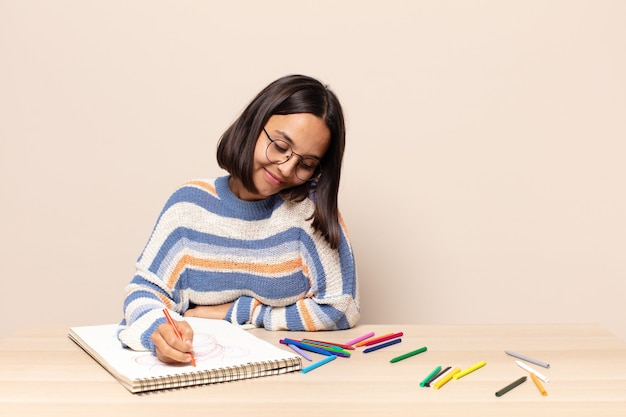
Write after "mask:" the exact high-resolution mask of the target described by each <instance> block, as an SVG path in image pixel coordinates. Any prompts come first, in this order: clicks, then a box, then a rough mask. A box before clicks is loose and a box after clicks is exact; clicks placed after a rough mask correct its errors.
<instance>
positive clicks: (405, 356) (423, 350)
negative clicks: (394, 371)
mask: <svg viewBox="0 0 626 417" xmlns="http://www.w3.org/2000/svg"><path fill="white" fill-rule="evenodd" d="M426 350H428V349H427V348H426V346H424V347H421V348H419V349H417V350H414V351H412V352H409V353H405V354H404V355H400V356H398V357H396V358H393V359H392V360H390V361H389V362H391V363H395V362H399V361H401V360H403V359H406V358H410V357H411V356H415V355H418V354H420V353H422V352H426Z"/></svg>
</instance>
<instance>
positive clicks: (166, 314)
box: [163, 308, 196, 366]
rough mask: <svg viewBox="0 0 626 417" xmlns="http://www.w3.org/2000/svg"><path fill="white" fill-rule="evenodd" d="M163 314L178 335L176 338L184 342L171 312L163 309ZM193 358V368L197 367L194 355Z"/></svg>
mask: <svg viewBox="0 0 626 417" xmlns="http://www.w3.org/2000/svg"><path fill="white" fill-rule="evenodd" d="M163 314H165V318H166V319H167V322H168V323H169V324H170V325H171V326H172V327H173V328H174V333H175V334H176V336H177V337H178V338H179V339H180V340H183V335H182V334H180V330H179V329H178V326H177V325H176V323H175V322H174V319H172V316H170V312H169V311H167V308H164V309H163ZM189 355H190V356H191V361H190V362H191V364H192V365H193V366H196V360H195V359H194V357H193V353H190V354H189Z"/></svg>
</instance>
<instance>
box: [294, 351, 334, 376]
mask: <svg viewBox="0 0 626 417" xmlns="http://www.w3.org/2000/svg"><path fill="white" fill-rule="evenodd" d="M335 358H336V356H335V355H331V356H326V357H325V358H324V359H322V360H321V361H317V362H315V363H314V364H312V365H309V366H307V367H306V368H302V373H303V374H306V373H307V372H309V371H312V370H313V369H315V368H317V367H320V366H322V365H324V364H325V363H328V362H330V361H332V360H333V359H335Z"/></svg>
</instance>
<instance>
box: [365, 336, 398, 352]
mask: <svg viewBox="0 0 626 417" xmlns="http://www.w3.org/2000/svg"><path fill="white" fill-rule="evenodd" d="M400 342H402V339H393V340H390V341H389V342H385V343H381V344H380V345H374V346H372V347H369V348H367V349H365V350H364V351H363V353H369V352H373V351H375V350H378V349H382V348H385V347H387V346H391V345H395V344H396V343H400Z"/></svg>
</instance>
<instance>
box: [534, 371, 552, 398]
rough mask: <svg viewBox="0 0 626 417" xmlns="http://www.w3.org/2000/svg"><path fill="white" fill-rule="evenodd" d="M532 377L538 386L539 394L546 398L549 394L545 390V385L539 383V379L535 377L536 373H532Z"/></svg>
mask: <svg viewBox="0 0 626 417" xmlns="http://www.w3.org/2000/svg"><path fill="white" fill-rule="evenodd" d="M530 377H531V378H532V379H533V382H534V383H535V385H536V386H537V389H538V390H539V392H540V393H541V395H543V396H544V397H545V396H546V395H548V393H547V392H546V390H545V388H543V385H541V382H539V378H537V377H536V376H535V374H534V373H532V372H531V373H530Z"/></svg>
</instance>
